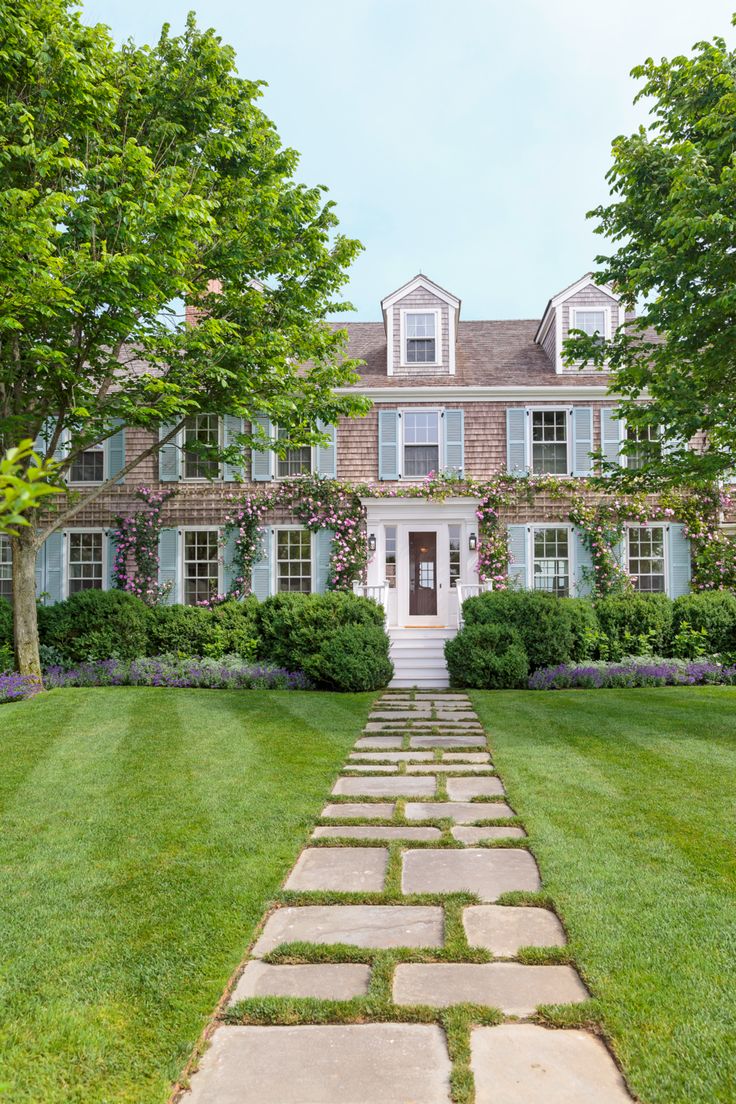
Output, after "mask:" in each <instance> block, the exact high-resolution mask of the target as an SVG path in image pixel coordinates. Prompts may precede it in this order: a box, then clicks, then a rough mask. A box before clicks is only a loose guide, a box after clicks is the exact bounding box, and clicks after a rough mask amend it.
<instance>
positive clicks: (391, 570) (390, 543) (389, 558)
mask: <svg viewBox="0 0 736 1104" xmlns="http://www.w3.org/2000/svg"><path fill="white" fill-rule="evenodd" d="M384 533H385V541H386V564H385V575H386V582H387V583H388V585H389V586H390V587H391V588H392V589H393V588H394V587H395V586H396V526H395V525H387V526H386V529H385V530H384Z"/></svg>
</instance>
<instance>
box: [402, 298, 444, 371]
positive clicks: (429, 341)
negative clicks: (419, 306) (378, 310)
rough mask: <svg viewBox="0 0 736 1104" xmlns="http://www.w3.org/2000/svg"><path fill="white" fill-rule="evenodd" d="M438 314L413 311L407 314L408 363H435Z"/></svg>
mask: <svg viewBox="0 0 736 1104" xmlns="http://www.w3.org/2000/svg"><path fill="white" fill-rule="evenodd" d="M436 324H437V316H436V315H435V314H434V313H432V312H431V311H429V312H426V313H424V312H421V313H420V312H415V311H412V312H411V313H410V314H407V315H406V321H405V325H406V363H407V364H434V363H435V361H436V355H435V354H436V351H437V334H436V332H435V327H436Z"/></svg>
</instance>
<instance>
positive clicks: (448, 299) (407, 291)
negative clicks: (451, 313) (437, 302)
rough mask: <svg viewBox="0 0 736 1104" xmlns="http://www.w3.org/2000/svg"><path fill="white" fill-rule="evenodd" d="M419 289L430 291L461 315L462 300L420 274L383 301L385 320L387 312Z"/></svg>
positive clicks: (382, 308)
mask: <svg viewBox="0 0 736 1104" xmlns="http://www.w3.org/2000/svg"><path fill="white" fill-rule="evenodd" d="M419 288H423V289H424V290H425V291H429V292H430V293H431V294H432V295H436V296H437V298H438V299H441V300H442V301H443V302H444V303H447V305H448V306H450V307H454V309H455V310H456V311H457V312H458V315H459V313H460V300H459V299H458V298H456V296H454V295H452V294H451V293H450V292H449V291H446V290H445V289H444V288H443V287H440V285H439V284H436V283H435V282H434V280H430V278H429V276H425V275H424V273H423V272H418V273H417V274H416V276H413V277H412V279H411V280H409V281H407V283H405V284H402V285H401V287H400V288H397V289H396V291H392V292H391V294H390V295H387V296H386V298H385V299H382V300H381V310H382V311H383V316H384V318H385V317H386V312H387V311H388V310H390V308H391V307H393V306H394V305H395V304H396V303H398V302H399V300H400V299H403V298H404V297H405V296H406V295H411V294H412V292H414V291H417V290H418V289H419Z"/></svg>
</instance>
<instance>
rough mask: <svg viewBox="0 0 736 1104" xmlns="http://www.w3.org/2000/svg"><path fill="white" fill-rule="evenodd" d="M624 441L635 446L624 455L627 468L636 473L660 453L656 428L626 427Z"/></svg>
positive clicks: (660, 443)
mask: <svg viewBox="0 0 736 1104" xmlns="http://www.w3.org/2000/svg"><path fill="white" fill-rule="evenodd" d="M626 439H627V441H631V442H633V444H634V446H635V447H634V449H633V451H632V452H629V453H627V454H626V467H627V468H633V469H634V470H635V471H638V470H639V469H640V468H643V467H644V464H645V463H646V462H647V461H651V460H654V459H656V458H657V456H658V455H659V454H660V453H661V445H662V442H661V439H660V436H659V429H658V428H657V426H642V427H638V426H627V427H626Z"/></svg>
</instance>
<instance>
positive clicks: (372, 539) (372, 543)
mask: <svg viewBox="0 0 736 1104" xmlns="http://www.w3.org/2000/svg"><path fill="white" fill-rule="evenodd" d="M368 551H369V552H375V551H376V534H375V533H370V534H369V536H368Z"/></svg>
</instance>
